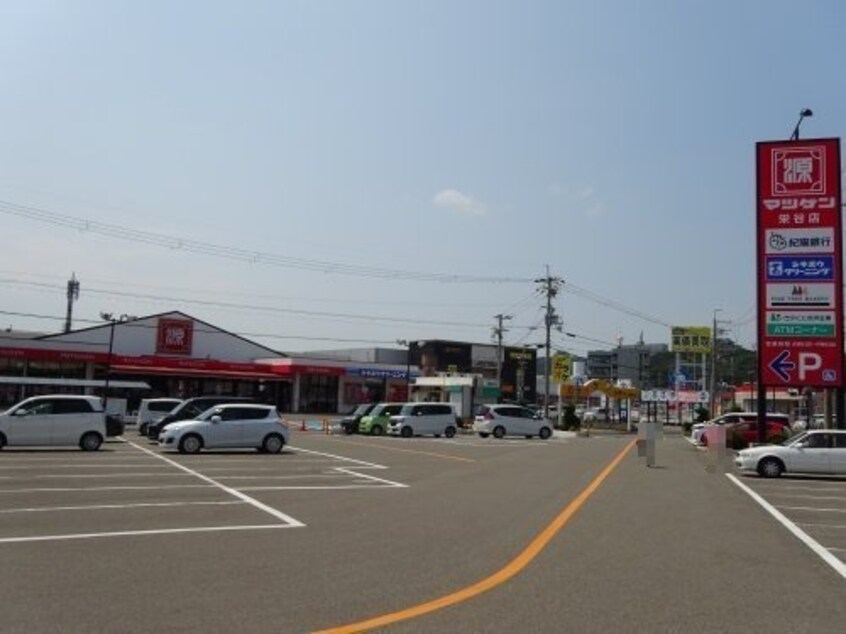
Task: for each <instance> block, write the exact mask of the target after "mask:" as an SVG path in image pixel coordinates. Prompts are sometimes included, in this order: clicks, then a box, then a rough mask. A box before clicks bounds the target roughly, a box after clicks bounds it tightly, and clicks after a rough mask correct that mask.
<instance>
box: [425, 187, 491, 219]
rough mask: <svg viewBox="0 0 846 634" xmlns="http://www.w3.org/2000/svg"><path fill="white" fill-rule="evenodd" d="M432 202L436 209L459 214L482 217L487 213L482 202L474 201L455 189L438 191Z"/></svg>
mask: <svg viewBox="0 0 846 634" xmlns="http://www.w3.org/2000/svg"><path fill="white" fill-rule="evenodd" d="M432 202H433V203H435V205H437V206H438V207H443V208H445V209H452V210H453V211H457V212H459V213H465V214H472V215H474V216H484V215H485V214H486V213H487V211H488V210H487V207H486V206H485V204H484V203H483V202H481V201H479V200H475V199H474V198H471V197H470V196H468V195H467V194H462V193H461V192H460V191H458V190H457V189H444V190H442V191H439V192H438V193H437V194H435V196H434V198H433V199H432Z"/></svg>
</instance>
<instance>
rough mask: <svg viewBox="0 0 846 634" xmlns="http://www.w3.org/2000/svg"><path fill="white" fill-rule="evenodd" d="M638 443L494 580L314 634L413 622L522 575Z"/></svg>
mask: <svg viewBox="0 0 846 634" xmlns="http://www.w3.org/2000/svg"><path fill="white" fill-rule="evenodd" d="M636 442H637V441H636V440H632V441H631V442H629V443H628V444H627V445H626V446H625V448H624V449H623V450H622V451H621V452H620V453H618V454H617V456H616V457H615V458H614V459H613V460H612V461H611V462H610V463H609V464H608V466H607V467H605V468H604V469H603V470H602V472H601V473H600V474H599V475H598V476H596V478H594V480H593V482H591V483H590V484H589V485H588V486H587V487H585V489H584V490H583V491H582V492H581V493H579V495H578V497H576V498H575V499H574V500H573V501H572V502H570V503H569V504H568V505H567V506H566V507H565V508H564V509H563V510H562V511H561V512H560V513H559V514H558V516H557V517H556V518H555V519H554V520H552V522H550V524H549V525H548V526H547V527H546V528H544V529H543V530H542V531H541V532H540V534H539V535H538V536H537V537H535V538H534V539H533V540H532V541H531V542H530V543H529V545H528V546H527V547H526V548H525V550H523V552H521V553H520V554H519V555H517V556H516V557H515V558H514V559H512V560H511V561H510V562H509V563H508V564H507V565H506V566H505V567H504V568H501V569H500V570H498V571H497V572H495V573H494V574H492V575H491V576H490V577H487V578H485V579H482V580H481V581H478V582H476V583H474V584H473V585H472V586H468V587H466V588H462V589H461V590H457V591H455V592H452V593H450V594H446V595H444V596H442V597H440V598H437V599H434V600H433V601H428V602H426V603H420V604H419V605H415V606H412V607H410V608H406V609H405V610H399V611H397V612H392V613H390V614H385V615H383V616H377V617H374V618H371V619H367V620H366V621H359V622H358V623H351V624H349V625H341V626H338V627H332V628H329V629H326V630H320V631H318V632H314V634H352V633H353V632H365V631H367V630H372V629H375V628H377V627H384V626H386V625H391V624H392V623H397V622H399V621H406V620H408V619H413V618H416V617H418V616H422V615H424V614H428V613H429V612H435V611H436V610H441V609H443V608H447V607H450V606H452V605H455V604H456V603H462V602H464V601H467V600H468V599H472V598H474V597H476V596H478V595H480V594H482V593H484V592H487V591H488V590H491V589H493V588H495V587H497V586H499V585H502V584H503V583H505V582H506V581H508V580H509V579H511V578H512V577H514V576H515V575H517V574H518V573H519V572H521V571H522V570H523V569H524V568H525V567H526V566H528V565H529V564H530V563H531V562H532V560H533V559H534V558H535V557H537V556H538V554H539V553H540V552H541V551H542V550H543V549H544V548H546V546H547V544H549V542H550V541H551V540H552V538H553V537H555V536H556V535H557V534H558V532H559V531H560V530H561V529H562V528H564V526H565V525H566V524H567V522H568V521H569V520H570V518H571V517H573V515H575V514H576V511H578V510H579V509H580V508H581V507H582V505H583V504H584V503H585V502H586V501H587V499H588V498H589V497H590V496H591V495H593V493H594V492H595V491H596V490H597V489H598V488H599V487H600V485H601V484H602V483H603V482H604V481H605V479H606V478H607V477H608V476H609V475H611V472H612V471H614V469H616V468H617V465H619V464H620V462H622V460H623V458H625V457H626V454H627V453H628V452H629V450H630V449H631V448H632V447H634V445H635V443H636Z"/></svg>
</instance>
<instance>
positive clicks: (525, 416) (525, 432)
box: [473, 405, 552, 440]
mask: <svg viewBox="0 0 846 634" xmlns="http://www.w3.org/2000/svg"><path fill="white" fill-rule="evenodd" d="M473 431H474V432H476V433H477V434H479V436H481V437H482V438H487V437H488V436H490V435H493V437H494V438H504V437H505V436H525V437H526V438H532V437H534V436H539V437H540V438H543V439H544V440H545V439H547V438H549V437H550V436H552V428H551V427H550V426H549V423H548V422H547V421H545V420H542V419H541V418H538V417H537V416H536V415H535V413H534V412H533V411H532V410H530V409H528V408H526V407H520V406H519V405H480V406H479V408H478V409H477V410H476V419H475V420H474V421H473Z"/></svg>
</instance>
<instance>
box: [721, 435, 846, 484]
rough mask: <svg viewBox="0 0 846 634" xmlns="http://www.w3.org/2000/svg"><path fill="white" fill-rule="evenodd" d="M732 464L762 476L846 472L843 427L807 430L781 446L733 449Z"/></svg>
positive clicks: (837, 473) (845, 448)
mask: <svg viewBox="0 0 846 634" xmlns="http://www.w3.org/2000/svg"><path fill="white" fill-rule="evenodd" d="M735 464H736V465H737V468H738V469H740V470H741V471H754V472H756V473H758V475H760V476H761V477H762V478H776V477H778V476H780V475H781V474H782V473H787V474H791V473H815V474H826V475H846V430H835V429H824V430H810V431H807V432H804V433H802V434H800V435H798V436H796V437H795V438H792V439H791V440H789V441H787V442H786V443H785V444H783V445H762V446H760V447H751V448H749V449H743V450H741V451H738V452H737V456H736V457H735Z"/></svg>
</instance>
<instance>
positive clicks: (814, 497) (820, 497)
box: [768, 492, 846, 500]
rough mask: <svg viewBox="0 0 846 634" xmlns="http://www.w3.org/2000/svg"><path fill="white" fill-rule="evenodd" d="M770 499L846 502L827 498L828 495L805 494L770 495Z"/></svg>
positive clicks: (831, 497) (842, 498)
mask: <svg viewBox="0 0 846 634" xmlns="http://www.w3.org/2000/svg"><path fill="white" fill-rule="evenodd" d="M768 495H769V496H770V497H774V498H800V499H802V500H846V497H837V496H826V495H805V494H796V495H794V494H790V493H775V492H773V493H768Z"/></svg>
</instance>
